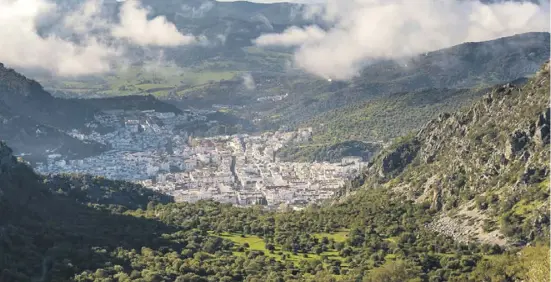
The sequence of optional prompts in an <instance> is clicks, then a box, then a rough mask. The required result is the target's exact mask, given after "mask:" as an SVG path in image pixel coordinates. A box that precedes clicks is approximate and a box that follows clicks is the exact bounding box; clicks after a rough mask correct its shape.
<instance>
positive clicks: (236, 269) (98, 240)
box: [0, 65, 549, 282]
mask: <svg viewBox="0 0 551 282" xmlns="http://www.w3.org/2000/svg"><path fill="white" fill-rule="evenodd" d="M548 77H549V65H547V66H546V68H545V69H544V70H543V71H542V72H540V74H539V75H538V76H537V77H536V78H535V79H533V80H531V81H530V82H529V83H528V84H527V85H526V86H525V87H523V88H522V89H518V88H514V87H512V86H505V87H501V88H497V89H495V90H494V91H492V92H491V93H490V94H489V95H487V96H485V97H484V99H482V100H481V101H479V102H477V103H476V104H475V105H474V106H473V107H472V108H470V109H469V110H468V111H467V113H472V114H473V115H470V114H467V115H464V113H461V112H460V113H457V114H454V115H453V116H452V115H445V114H444V115H441V116H440V117H439V119H435V120H433V121H432V122H431V123H429V124H427V126H426V127H425V128H424V129H423V130H421V131H420V132H419V133H418V134H417V135H411V136H408V137H406V138H403V139H402V140H399V142H398V143H396V144H394V145H392V146H390V147H389V148H387V149H385V152H384V153H382V154H381V155H379V156H378V157H377V158H376V159H375V161H374V163H373V165H372V166H371V168H370V172H369V173H370V174H368V175H366V176H365V177H362V178H359V179H357V180H355V181H353V182H352V183H350V185H347V187H346V188H347V189H346V191H343V194H350V196H348V197H342V198H338V199H336V200H335V201H334V202H333V203H332V204H329V205H323V206H311V207H309V208H307V209H305V210H303V211H300V212H296V211H295V212H293V211H288V212H279V213H275V212H270V211H265V210H262V209H261V208H260V207H252V208H240V207H233V206H231V205H226V204H219V203H213V202H198V203H194V204H188V203H173V202H172V200H171V199H170V198H163V197H161V196H160V195H157V194H155V193H153V192H148V191H147V190H145V189H143V188H142V187H140V186H136V185H132V184H127V183H124V182H112V181H108V180H104V179H101V178H95V177H89V176H77V175H72V176H71V175H65V176H57V177H56V176H52V177H47V178H44V177H39V176H37V175H35V174H34V173H33V172H32V170H31V169H30V168H29V167H27V166H26V165H25V164H23V163H21V162H17V161H16V160H15V158H14V157H13V156H12V155H11V150H10V149H9V148H8V147H6V146H5V145H4V144H1V145H0V187H1V188H0V270H2V272H1V274H0V280H1V281H31V280H37V281H339V280H340V281H430V282H433V281H519V280H523V281H538V282H540V281H548V278H549V267H548V261H549V245H548V240H549V217H548V215H547V214H546V211H548V210H547V209H546V207H547V206H546V204H545V203H547V201H548V199H549V192H548V189H546V188H548V186H549V182H548V181H546V179H547V178H548V177H549V168H548V164H547V162H546V161H545V160H547V157H548V155H547V153H546V152H548V151H549V111H548V109H547V111H546V107H548V105H547V104H546V103H545V101H546V99H547V96H548V95H549V78H548ZM505 108H506V109H508V111H506V112H501V111H500V109H501V110H502V109H505ZM466 116H470V117H472V120H470V121H466V120H463V119H462V118H463V117H466ZM496 119H497V120H499V121H500V122H497V121H496ZM450 120H454V122H455V121H457V122H462V124H463V125H464V128H463V129H465V136H464V137H463V138H455V134H457V132H459V131H460V129H459V128H455V127H454V126H453V124H450V123H449V121H450ZM494 123H495V124H494ZM490 124H493V126H494V127H495V132H496V134H495V135H494V133H492V132H493V131H491V130H489V127H488V126H489V125H490ZM520 125H526V126H527V128H528V129H529V131H528V132H525V134H524V135H523V134H522V128H523V127H522V126H520ZM532 125H533V126H532ZM514 128H516V129H518V130H519V132H520V133H514V134H511V135H509V132H510V131H511V130H513V132H515V129H514ZM481 132H485V133H484V134H482V135H479V134H480V133H481ZM501 133H504V134H506V136H508V137H507V138H506V139H504V142H505V143H504V144H509V145H511V147H506V148H512V151H510V154H512V155H509V153H505V154H508V155H507V156H506V159H507V160H508V161H507V162H504V163H502V164H501V166H502V168H503V169H504V170H503V171H500V172H498V173H492V172H487V171H486V169H485V168H486V167H487V164H488V163H487V162H488V161H489V160H490V159H491V158H488V156H486V155H484V153H485V152H486V153H491V152H493V151H495V150H491V148H489V147H487V146H486V145H487V144H490V143H494V144H496V145H495V146H496V147H497V148H498V149H499V148H501V146H502V145H501V144H502V143H499V142H496V140H497V139H499V136H500V134H501ZM450 138H451V139H450ZM454 138H455V139H454ZM493 138H497V139H493ZM452 139H453V140H456V139H457V140H463V142H465V143H466V144H469V143H470V142H478V143H477V144H478V146H477V147H474V146H472V147H471V152H473V153H468V152H463V151H460V152H461V156H460V157H454V154H455V153H454V152H455V151H450V149H449V148H447V147H446V146H457V144H456V143H454V142H457V141H451V140H452ZM431 140H432V141H431ZM437 141H441V142H439V143H435V142H437ZM475 149H476V150H475ZM494 149H496V148H494ZM525 152H527V153H528V154H526V153H525ZM469 154H475V155H476V157H475V155H469ZM450 158H455V160H456V161H462V162H464V163H462V164H461V166H458V165H457V164H454V162H453V161H452V159H450ZM481 159H485V160H486V163H483V164H480V160H481ZM471 162H479V164H478V165H475V164H474V163H471ZM444 164H449V165H455V167H457V170H451V168H449V167H447V166H446V165H444ZM490 164H491V163H490ZM519 164H524V165H527V166H526V167H527V168H526V169H525V168H524V167H525V166H524V165H522V166H519ZM437 165H438V167H437ZM429 171H430V173H431V174H435V173H438V174H440V173H446V175H441V176H440V177H439V178H440V179H441V180H442V182H441V184H440V185H437V186H429V187H428V188H426V189H418V188H415V187H417V185H419V186H423V182H422V181H421V180H420V179H422V178H423V175H426V174H427V173H428V172H429ZM460 171H464V175H463V177H462V176H461V175H460V174H458V173H459V172H460ZM467 173H468V174H467ZM480 173H484V175H486V176H485V177H484V178H481V179H478V176H479V174H480ZM469 176H471V177H469ZM505 180H507V181H506V182H503V181H505ZM494 181H495V182H497V183H502V184H503V185H493V184H491V183H494ZM452 184H453V185H452ZM489 185H492V186H489ZM425 186H426V185H425ZM360 187H362V189H359V188H360ZM468 187H471V188H468ZM489 187H493V188H492V189H490V188H489ZM412 188H415V189H412ZM424 190H426V191H427V192H428V193H429V194H430V195H435V196H430V197H429V196H427V197H422V194H423V193H422V192H423V191H424ZM419 191H421V193H419ZM434 191H436V192H434ZM427 192H426V193H427ZM146 202H147V204H146ZM462 207H468V208H469V210H470V211H472V212H475V213H482V214H484V218H485V219H487V220H482V219H481V217H477V218H470V219H465V221H467V223H468V224H471V225H472V224H475V225H476V224H481V221H483V222H484V224H485V225H487V226H485V227H484V229H485V231H484V232H485V233H491V232H494V231H495V230H494V229H496V228H497V229H498V230H500V232H501V233H502V234H503V236H504V238H506V239H507V240H506V243H505V244H501V241H499V240H497V241H495V242H494V243H492V241H491V240H490V241H488V240H484V238H482V237H480V236H479V237H471V238H467V240H465V238H462V237H460V236H456V235H454V234H451V235H447V233H446V232H445V230H442V229H438V228H436V227H435V225H434V223H435V222H437V221H439V220H440V219H441V218H442V217H452V219H455V220H458V221H457V223H458V224H461V222H460V220H459V218H453V217H454V215H460V214H461V213H462V212H464V211H463V210H462ZM496 219H499V222H496ZM496 223H497V224H496ZM477 235H483V234H477ZM485 242H486V243H485ZM528 243H529V244H530V245H528Z"/></svg>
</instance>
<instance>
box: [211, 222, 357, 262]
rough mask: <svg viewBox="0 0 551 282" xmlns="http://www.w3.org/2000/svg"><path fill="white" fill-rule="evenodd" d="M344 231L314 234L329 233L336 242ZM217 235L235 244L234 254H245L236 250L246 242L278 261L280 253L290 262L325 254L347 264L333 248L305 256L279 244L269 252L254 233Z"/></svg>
mask: <svg viewBox="0 0 551 282" xmlns="http://www.w3.org/2000/svg"><path fill="white" fill-rule="evenodd" d="M344 233H345V232H344V231H343V232H338V233H335V234H329V233H321V234H316V235H322V234H325V235H323V236H327V235H329V236H330V237H331V238H336V239H335V241H336V242H342V241H344V240H346V239H343V238H344ZM347 233H348V232H346V234H347ZM211 234H212V233H211ZM323 236H321V237H320V238H323ZM219 237H220V238H223V239H227V240H230V241H232V242H234V243H235V245H236V246H235V249H234V251H233V254H234V255H236V256H245V252H239V251H237V249H238V248H239V247H242V246H243V245H244V244H245V243H247V244H249V248H247V250H249V251H261V252H264V255H265V256H266V257H271V258H274V259H276V260H278V261H282V260H283V259H282V255H285V257H286V258H285V261H292V262H299V261H302V260H306V261H311V260H321V259H322V257H323V256H326V257H327V258H328V259H332V260H339V261H341V266H342V267H346V266H347V264H346V263H344V258H342V257H340V256H339V252H337V251H335V250H331V251H327V252H323V253H321V254H319V255H317V254H314V253H308V254H306V255H307V257H305V256H304V254H303V253H298V254H296V255H295V254H293V253H292V252H289V251H283V250H282V249H281V246H279V245H275V246H274V248H275V250H274V251H273V252H270V251H268V249H266V242H265V241H264V239H262V238H260V237H258V236H254V235H247V236H245V237H242V236H241V234H229V233H222V234H220V235H219ZM316 237H317V236H316ZM328 238H329V237H328ZM337 240H338V241H337Z"/></svg>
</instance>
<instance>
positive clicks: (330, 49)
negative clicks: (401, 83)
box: [255, 0, 549, 80]
mask: <svg viewBox="0 0 551 282" xmlns="http://www.w3.org/2000/svg"><path fill="white" fill-rule="evenodd" d="M318 13H319V15H320V16H321V17H322V18H323V19H325V20H326V21H327V22H329V23H333V28H331V29H329V30H328V31H327V32H324V31H321V30H320V29H319V28H317V27H316V26H309V27H306V28H297V27H294V28H290V29H288V30H286V31H284V32H283V33H280V34H265V35H262V36H261V37H259V38H258V39H257V40H256V41H255V42H256V44H257V45H262V46H267V45H273V46H297V50H296V52H295V57H294V63H295V65H296V66H298V67H300V68H302V69H305V70H307V71H309V72H311V73H313V74H315V75H318V76H321V77H324V78H333V79H341V80H344V79H349V78H351V77H353V76H355V75H357V74H358V72H359V70H360V69H361V68H362V66H363V65H364V64H365V63H366V62H368V61H369V60H371V59H375V58H391V59H392V58H401V57H406V56H410V55H414V54H419V53H423V52H427V51H432V50H437V49H441V48H445V47H449V46H452V45H456V44H460V43H462V42H468V41H484V40H490V39H495V38H498V37H503V36H509V35H514V34H518V33H524V32H530V31H548V30H549V3H548V2H542V3H540V4H539V5H538V4H534V3H529V2H524V3H518V2H498V3H493V4H483V3H481V2H479V1H476V0H473V1H461V0H419V1H411V0H349V1H342V0H328V1H327V2H326V3H325V5H324V8H323V10H322V11H318ZM310 16H312V15H310Z"/></svg>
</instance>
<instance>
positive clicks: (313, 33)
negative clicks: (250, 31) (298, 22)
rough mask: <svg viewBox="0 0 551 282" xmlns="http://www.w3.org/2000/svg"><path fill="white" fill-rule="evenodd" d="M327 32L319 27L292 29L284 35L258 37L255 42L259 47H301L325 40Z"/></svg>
mask: <svg viewBox="0 0 551 282" xmlns="http://www.w3.org/2000/svg"><path fill="white" fill-rule="evenodd" d="M325 36H326V32H325V31H324V30H323V29H321V28H319V27H317V26H308V27H305V28H299V27H294V26H293V27H290V28H288V29H287V30H285V31H284V32H283V33H282V34H274V33H272V34H265V35H262V36H260V37H258V38H257V39H256V40H255V41H254V42H255V44H257V45H259V46H270V45H277V46H285V47H291V46H300V45H302V44H306V43H313V42H317V41H319V40H322V39H323V38H325Z"/></svg>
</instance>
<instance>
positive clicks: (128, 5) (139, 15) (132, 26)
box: [112, 0, 196, 47]
mask: <svg viewBox="0 0 551 282" xmlns="http://www.w3.org/2000/svg"><path fill="white" fill-rule="evenodd" d="M148 13H149V12H148V10H146V9H144V8H142V7H141V5H140V3H138V2H137V1H134V0H130V1H125V2H124V4H123V6H122V7H121V11H120V14H119V17H120V24H119V25H117V26H115V27H114V28H113V29H112V35H113V36H114V37H116V38H123V39H128V40H130V41H131V42H132V43H134V44H137V45H140V46H150V45H153V46H167V47H175V46H180V45H187V44H191V43H194V42H195V40H196V39H195V37H194V36H189V35H183V34H181V33H180V32H178V29H177V28H176V26H175V25H174V24H173V23H171V22H168V21H167V19H166V18H165V17H164V16H158V17H156V18H154V19H152V20H148V19H147V15H148Z"/></svg>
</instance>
